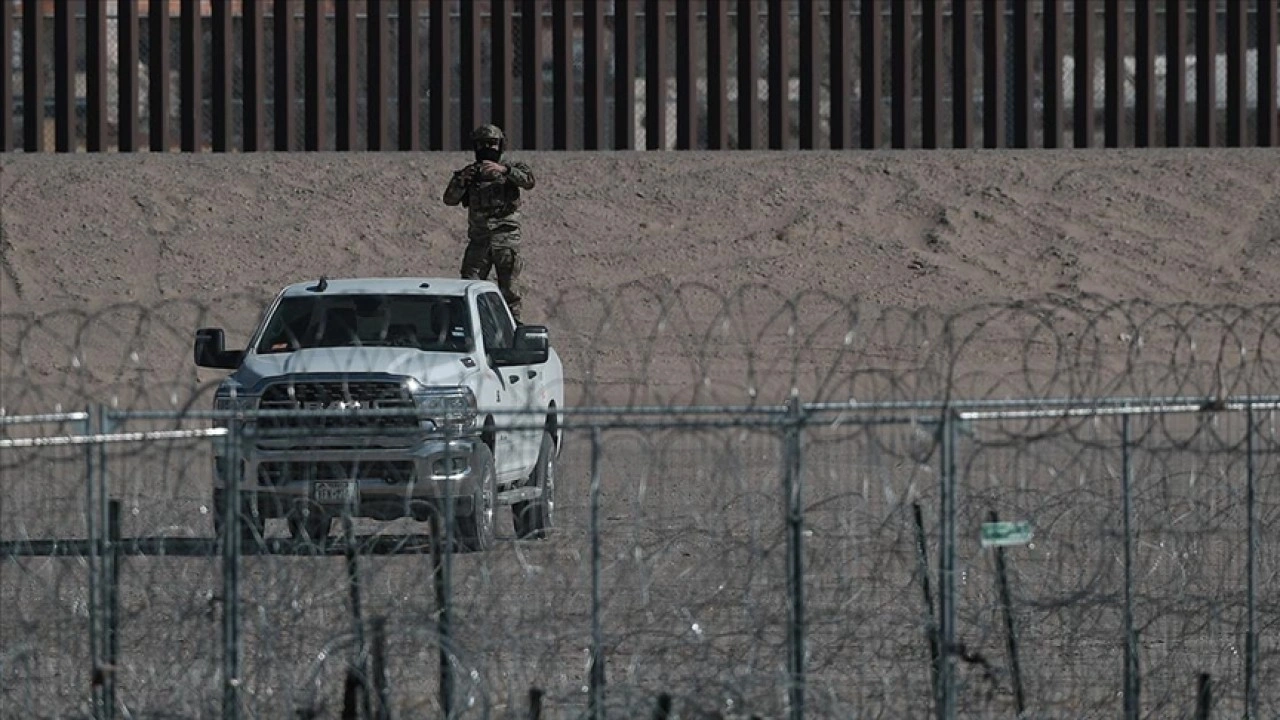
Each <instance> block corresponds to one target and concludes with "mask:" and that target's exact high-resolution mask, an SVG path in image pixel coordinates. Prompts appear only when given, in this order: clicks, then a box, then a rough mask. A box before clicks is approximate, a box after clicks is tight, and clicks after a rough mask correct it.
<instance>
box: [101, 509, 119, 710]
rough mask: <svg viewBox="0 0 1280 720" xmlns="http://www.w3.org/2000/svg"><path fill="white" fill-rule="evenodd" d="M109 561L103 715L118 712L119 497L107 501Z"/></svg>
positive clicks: (107, 566)
mask: <svg viewBox="0 0 1280 720" xmlns="http://www.w3.org/2000/svg"><path fill="white" fill-rule="evenodd" d="M103 562H104V563H105V564H106V568H107V572H106V583H105V586H106V587H105V588H104V589H105V590H106V593H107V602H106V605H105V607H104V608H103V628H104V631H105V632H104V636H103V653H104V654H105V655H106V658H105V661H104V662H103V665H104V666H105V668H106V673H105V674H104V677H103V698H104V702H103V710H104V711H105V712H104V717H106V718H108V719H109V718H113V717H115V714H116V669H117V668H118V667H119V665H120V627H119V624H120V501H119V500H111V501H110V502H109V503H108V504H107V548H106V552H105V553H104V554H103Z"/></svg>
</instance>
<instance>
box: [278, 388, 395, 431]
mask: <svg viewBox="0 0 1280 720" xmlns="http://www.w3.org/2000/svg"><path fill="white" fill-rule="evenodd" d="M413 407H414V403H413V397H412V396H411V395H410V394H409V392H408V391H407V390H406V389H405V388H404V386H403V385H402V384H401V383H399V382H396V381H394V380H361V381H354V382H353V381H348V380H325V381H315V380H307V381H299V382H282V383H276V384H273V385H269V386H268V387H267V388H266V389H265V390H263V392H262V399H261V401H260V402H259V404H258V408H259V409H260V410H302V411H306V410H337V409H342V408H359V409H368V410H395V409H412V408H413ZM417 423H418V420H417V418H416V417H414V416H413V415H404V416H399V417H385V416H384V417H377V416H374V417H368V416H364V417H361V416H351V417H334V416H330V417H307V416H305V415H299V416H296V417H263V418H259V420H258V427H259V428H261V429H263V430H270V429H273V428H306V429H315V430H324V429H326V428H368V429H371V430H376V429H379V428H412V427H416V426H417Z"/></svg>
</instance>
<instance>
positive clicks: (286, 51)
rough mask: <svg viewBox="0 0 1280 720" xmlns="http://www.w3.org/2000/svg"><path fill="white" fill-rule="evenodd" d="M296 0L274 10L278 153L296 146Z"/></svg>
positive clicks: (278, 3) (278, 0) (280, 1)
mask: <svg viewBox="0 0 1280 720" xmlns="http://www.w3.org/2000/svg"><path fill="white" fill-rule="evenodd" d="M293 17H294V4H293V0H275V6H274V8H273V9H272V19H271V22H272V29H271V34H272V36H273V37H274V46H273V47H272V50H271V51H272V54H273V55H274V56H275V60H274V66H275V67H274V75H275V135H276V142H275V147H276V150H282V151H289V150H294V149H295V148H296V147H297V141H296V140H295V138H296V137H297V136H298V135H297V133H296V132H295V131H294V129H295V127H296V125H297V115H298V113H297V112H296V110H295V108H294V88H293V85H294V79H293V76H294V72H293V57H294V48H295V47H296V46H297V43H296V42H295V40H296V38H295V35H296V34H297V33H296V32H295V30H294V26H293V24H294V20H293Z"/></svg>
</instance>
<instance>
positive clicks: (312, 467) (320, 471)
mask: <svg viewBox="0 0 1280 720" xmlns="http://www.w3.org/2000/svg"><path fill="white" fill-rule="evenodd" d="M413 474H414V464H413V461H412V460H363V461H354V460H332V461H315V462H307V461H296V460H294V461H288V460H282V461H275V460H273V461H268V462H263V463H260V464H259V465H258V483H259V484H261V485H285V484H288V483H296V482H312V481H315V480H382V481H385V482H387V483H388V484H396V483H405V482H408V481H410V480H412V479H413Z"/></svg>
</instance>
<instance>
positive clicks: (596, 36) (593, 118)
mask: <svg viewBox="0 0 1280 720" xmlns="http://www.w3.org/2000/svg"><path fill="white" fill-rule="evenodd" d="M604 12H605V7H604V4H603V3H598V2H591V0H587V2H585V3H583V4H582V53H583V64H582V93H583V95H582V146H583V147H584V148H586V149H587V150H601V149H603V148H604V138H605V129H604V118H605V111H604V108H605V105H604V77H605V72H606V71H607V67H606V65H607V64H606V62H605V54H604ZM494 18H495V19H496V18H497V14H496V13H495V15H494ZM496 57H497V55H496V52H495V58H496ZM494 77H495V79H496V78H497V76H496V75H495V76H494ZM494 86H495V90H494V102H495V103H496V102H497V97H498V93H497V90H496V87H497V83H496V82H495V85H494Z"/></svg>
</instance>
